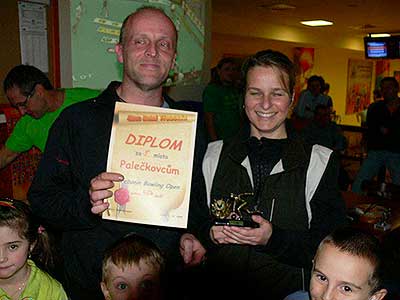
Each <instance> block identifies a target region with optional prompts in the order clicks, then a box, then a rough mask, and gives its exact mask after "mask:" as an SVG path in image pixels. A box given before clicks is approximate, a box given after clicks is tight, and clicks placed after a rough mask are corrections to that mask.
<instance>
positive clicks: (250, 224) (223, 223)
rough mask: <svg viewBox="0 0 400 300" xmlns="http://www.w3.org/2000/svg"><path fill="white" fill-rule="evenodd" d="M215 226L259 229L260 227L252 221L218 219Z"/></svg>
mask: <svg viewBox="0 0 400 300" xmlns="http://www.w3.org/2000/svg"><path fill="white" fill-rule="evenodd" d="M214 225H217V226H237V227H252V228H258V227H259V225H258V224H257V223H256V222H254V221H252V220H233V219H216V220H215V221H214Z"/></svg>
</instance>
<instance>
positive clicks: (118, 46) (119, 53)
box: [114, 43, 124, 63]
mask: <svg viewBox="0 0 400 300" xmlns="http://www.w3.org/2000/svg"><path fill="white" fill-rule="evenodd" d="M114 50H115V53H116V54H117V60H118V62H120V63H123V62H124V56H123V46H122V44H120V43H118V44H116V45H115V47H114Z"/></svg>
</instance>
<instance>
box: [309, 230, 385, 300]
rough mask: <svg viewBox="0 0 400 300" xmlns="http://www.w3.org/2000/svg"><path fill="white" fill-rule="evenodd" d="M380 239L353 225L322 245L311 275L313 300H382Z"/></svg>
mask: <svg viewBox="0 0 400 300" xmlns="http://www.w3.org/2000/svg"><path fill="white" fill-rule="evenodd" d="M381 257H382V256H381V248H380V245H379V241H378V240H377V239H376V238H375V237H374V236H372V235H370V234H367V233H364V232H362V231H360V230H357V229H354V228H340V229H337V230H336V231H334V232H333V233H332V234H330V235H329V236H327V237H326V238H325V239H324V240H323V241H322V242H321V243H320V245H319V247H318V250H317V253H316V255H315V258H314V266H313V271H312V274H311V282H310V295H311V299H312V300H319V299H335V300H341V299H352V300H381V299H383V298H384V297H385V295H386V293H387V290H386V289H383V288H382V286H381V281H382V266H381Z"/></svg>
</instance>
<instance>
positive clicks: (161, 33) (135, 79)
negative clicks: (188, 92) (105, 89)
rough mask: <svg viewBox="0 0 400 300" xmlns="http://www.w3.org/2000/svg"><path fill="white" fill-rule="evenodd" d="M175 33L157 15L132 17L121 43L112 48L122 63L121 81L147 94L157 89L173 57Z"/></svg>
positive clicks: (144, 13)
mask: <svg viewBox="0 0 400 300" xmlns="http://www.w3.org/2000/svg"><path fill="white" fill-rule="evenodd" d="M175 49H176V32H175V28H174V25H173V24H172V23H171V21H170V20H169V19H168V18H167V17H166V16H164V15H163V14H162V13H161V12H158V11H154V10H144V11H141V12H139V13H137V14H136V15H134V16H132V17H131V18H130V19H129V20H128V23H127V24H126V28H125V35H124V40H123V42H122V44H118V45H117V46H116V47H115V50H116V53H117V58H118V61H119V62H121V63H123V64H124V79H123V80H124V82H127V83H131V84H133V85H134V86H136V87H137V88H139V89H141V90H143V91H148V90H153V89H157V88H160V86H161V85H162V83H163V82H164V80H165V79H166V78H167V76H168V72H169V70H170V69H171V68H172V66H173V63H174V61H175V57H176V50H175Z"/></svg>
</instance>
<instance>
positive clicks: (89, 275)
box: [28, 6, 205, 300]
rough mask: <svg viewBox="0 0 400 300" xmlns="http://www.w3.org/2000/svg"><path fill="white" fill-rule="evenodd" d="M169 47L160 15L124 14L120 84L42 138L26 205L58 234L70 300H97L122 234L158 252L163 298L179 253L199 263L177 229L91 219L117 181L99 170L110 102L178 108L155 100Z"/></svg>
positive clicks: (197, 249) (148, 11) (168, 63)
mask: <svg viewBox="0 0 400 300" xmlns="http://www.w3.org/2000/svg"><path fill="white" fill-rule="evenodd" d="M176 45H177V31H176V28H175V25H174V23H173V22H172V20H171V19H170V18H169V17H168V16H167V15H166V14H165V13H164V12H163V11H162V10H161V9H157V8H155V7H146V6H145V7H142V8H139V9H138V10H137V11H135V12H133V13H132V14H130V15H129V16H128V17H127V18H126V19H125V20H124V22H123V25H122V28H121V33H120V40H119V43H118V44H117V45H116V46H115V52H116V55H117V59H118V61H119V62H120V63H122V64H123V78H122V82H115V81H114V82H111V83H110V84H109V86H108V87H107V88H106V89H105V90H104V91H103V93H102V94H100V95H99V96H98V97H97V98H95V99H92V100H90V101H85V102H82V103H79V104H76V105H73V106H71V107H69V108H67V109H66V110H64V111H63V113H62V114H61V115H60V117H59V118H58V119H57V120H56V122H55V123H54V126H53V127H52V130H51V132H50V134H49V139H48V142H47V146H46V151H45V152H44V154H43V157H42V160H41V162H40V164H39V167H38V170H37V172H36V175H35V178H34V180H33V183H32V185H31V188H30V190H29V192H28V199H29V201H30V202H31V204H32V209H33V211H34V212H35V214H36V215H38V216H39V217H40V218H41V219H42V220H43V222H46V224H48V225H49V226H50V225H51V226H53V227H56V228H59V229H60V230H62V231H63V240H62V252H63V255H64V270H65V284H64V286H65V288H66V290H67V292H68V294H69V296H70V297H71V299H72V300H81V299H91V300H94V299H103V295H102V293H101V291H100V288H99V287H100V281H101V264H102V257H103V253H104V251H105V249H107V248H108V247H109V246H110V245H111V244H112V243H113V242H114V241H115V240H117V239H118V238H120V237H123V236H125V235H126V234H127V233H130V232H135V233H136V234H138V235H141V236H144V237H146V238H148V239H150V240H151V241H152V242H154V243H155V244H156V245H157V246H158V247H159V248H160V249H161V250H162V251H163V253H164V254H165V256H166V264H167V271H168V272H169V273H168V274H169V275H168V277H167V280H168V284H167V286H168V291H167V294H168V292H171V293H176V294H179V293H180V292H181V290H180V289H179V288H176V287H175V285H174V283H176V284H179V282H177V281H175V279H176V277H175V274H176V273H177V269H178V266H180V265H181V264H183V263H182V261H181V260H182V259H181V257H180V253H179V249H180V247H181V248H182V249H183V253H184V254H185V255H184V258H185V262H189V263H192V262H193V263H196V262H197V261H200V260H201V259H202V257H203V255H204V253H205V249H204V248H203V247H202V246H201V244H200V243H199V242H198V241H197V240H196V239H194V237H193V236H192V235H190V234H187V233H184V231H183V230H181V229H179V228H170V227H157V226H149V225H143V224H135V223H127V222H115V221H109V220H103V219H102V218H101V216H99V215H98V214H100V213H102V212H103V211H105V210H106V209H107V207H108V203H107V202H105V201H104V199H106V198H109V197H111V195H112V192H111V191H109V190H108V189H109V188H111V187H112V186H113V185H114V182H120V181H122V180H124V178H123V176H122V174H117V173H108V172H105V170H106V166H107V157H108V145H109V142H110V134H111V127H112V121H113V118H114V108H115V103H116V102H127V103H134V104H141V105H149V106H154V107H165V108H168V107H170V108H175V109H179V108H182V107H181V106H180V105H179V103H178V102H177V103H175V102H173V101H171V99H169V98H165V97H163V94H162V85H163V82H164V81H165V80H166V79H167V76H168V73H169V71H170V69H171V68H172V67H173V64H174V62H175V58H176ZM197 136H198V135H197ZM202 140H203V139H202V138H198V139H196V142H197V143H196V146H195V161H194V166H193V170H196V169H198V167H197V166H196V162H197V161H201V157H202V156H201V153H202V145H201V141H202ZM199 143H200V144H199ZM197 156H200V159H196V157H197ZM192 178H193V180H196V178H197V176H196V175H195V174H194V175H193V176H192ZM192 186H193V187H195V186H197V184H196V183H195V182H194V183H192ZM88 191H89V192H88ZM186 250H188V251H186ZM189 250H190V251H189ZM171 298H172V299H174V300H176V299H179V296H178V295H171Z"/></svg>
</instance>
